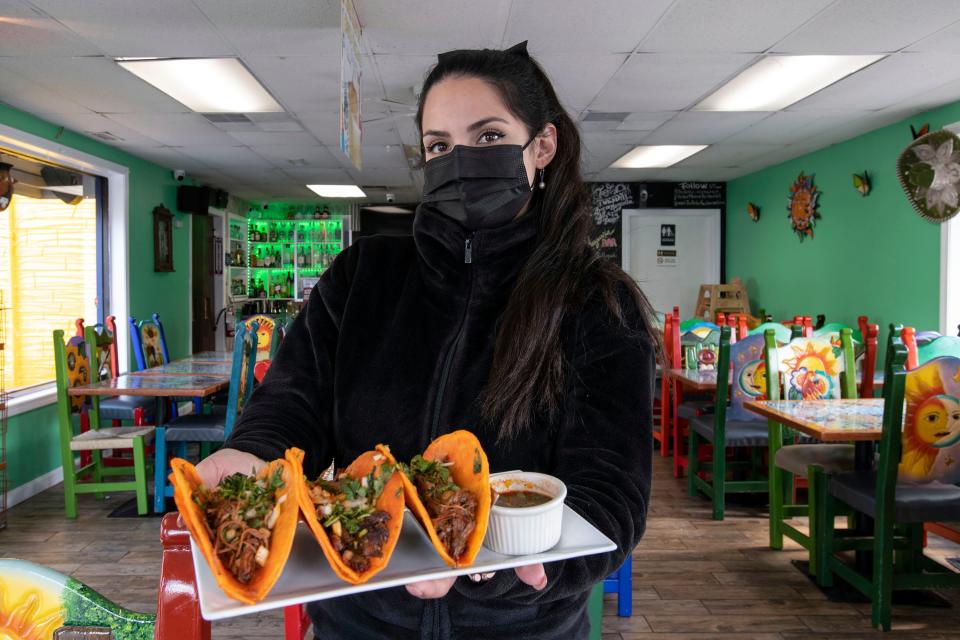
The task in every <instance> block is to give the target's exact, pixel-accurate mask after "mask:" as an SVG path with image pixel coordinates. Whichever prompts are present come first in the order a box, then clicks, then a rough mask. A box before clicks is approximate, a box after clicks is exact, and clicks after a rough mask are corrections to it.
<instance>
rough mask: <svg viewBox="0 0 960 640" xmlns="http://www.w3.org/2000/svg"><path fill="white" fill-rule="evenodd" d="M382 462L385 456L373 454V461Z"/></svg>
mask: <svg viewBox="0 0 960 640" xmlns="http://www.w3.org/2000/svg"><path fill="white" fill-rule="evenodd" d="M381 460H383V454H381V453H375V454H373V461H374V462H380V461H381Z"/></svg>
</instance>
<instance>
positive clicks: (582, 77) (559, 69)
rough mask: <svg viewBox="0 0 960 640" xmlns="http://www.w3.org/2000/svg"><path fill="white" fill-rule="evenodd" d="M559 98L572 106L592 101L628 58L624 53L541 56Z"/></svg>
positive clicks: (563, 102)
mask: <svg viewBox="0 0 960 640" xmlns="http://www.w3.org/2000/svg"><path fill="white" fill-rule="evenodd" d="M538 60H539V61H540V64H541V65H542V66H543V69H544V71H546V72H547V76H548V77H549V78H550V80H551V81H552V82H553V87H554V89H555V90H556V92H557V96H558V97H559V98H560V102H561V103H562V104H563V105H564V106H566V107H567V108H570V107H571V106H572V105H584V104H590V103H591V102H593V99H594V98H596V97H597V94H598V93H600V90H601V89H602V88H603V87H604V85H606V84H607V82H609V80H610V78H612V77H613V74H614V73H616V72H617V70H618V69H619V68H620V67H621V66H622V65H623V64H624V62H626V60H627V56H626V55H624V54H606V55H602V54H595V55H587V54H580V55H578V54H565V53H550V54H544V55H542V56H539V58H538Z"/></svg>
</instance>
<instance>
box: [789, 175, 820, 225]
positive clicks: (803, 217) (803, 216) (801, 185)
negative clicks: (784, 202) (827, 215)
mask: <svg viewBox="0 0 960 640" xmlns="http://www.w3.org/2000/svg"><path fill="white" fill-rule="evenodd" d="M819 199H820V192H819V191H817V187H816V186H815V185H814V184H813V176H812V175H810V176H808V175H805V174H804V173H803V171H801V172H800V175H799V176H797V179H796V180H795V181H794V182H793V184H792V185H790V205H789V206H788V207H787V212H788V213H787V218H789V219H790V226H792V227H793V231H794V233H796V234H797V235H798V236H800V242H803V240H804V238H808V237H809V238H813V228H814V227H815V226H816V224H817V219H818V218H820V212H819V211H817V207H818V206H820V203H819Z"/></svg>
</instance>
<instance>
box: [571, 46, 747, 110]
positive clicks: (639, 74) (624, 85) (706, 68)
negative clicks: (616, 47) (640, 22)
mask: <svg viewBox="0 0 960 640" xmlns="http://www.w3.org/2000/svg"><path fill="white" fill-rule="evenodd" d="M755 59H756V56H753V55H750V54H739V53H728V54H715V55H706V54H701V55H686V54H669V53H644V54H637V55H634V56H631V58H630V59H629V60H628V61H627V63H626V64H625V65H624V66H623V67H622V68H621V69H620V71H619V72H618V73H617V74H616V75H615V76H614V77H613V80H611V81H610V82H609V83H608V84H607V86H606V87H605V88H604V89H603V91H602V92H601V93H600V95H599V96H597V99H596V100H594V101H593V102H592V103H591V104H590V105H589V107H590V109H591V110H601V111H630V112H633V111H679V110H681V109H686V108H688V107H689V106H691V105H692V104H693V103H694V102H695V101H697V100H698V99H699V98H701V97H703V96H705V95H708V94H709V93H710V92H711V91H713V89H714V88H716V87H717V86H718V85H720V84H721V83H723V82H725V81H726V80H727V79H729V78H731V77H732V76H734V75H736V73H737V72H738V71H740V70H741V69H743V68H745V67H747V66H749V64H750V63H751V62H752V61H753V60H755Z"/></svg>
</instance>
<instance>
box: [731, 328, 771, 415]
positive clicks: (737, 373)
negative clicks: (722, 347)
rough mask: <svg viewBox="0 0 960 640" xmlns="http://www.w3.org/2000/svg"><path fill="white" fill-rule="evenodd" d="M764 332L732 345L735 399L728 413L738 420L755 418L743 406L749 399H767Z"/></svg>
mask: <svg viewBox="0 0 960 640" xmlns="http://www.w3.org/2000/svg"><path fill="white" fill-rule="evenodd" d="M763 340H764V338H763V334H759V333H757V334H754V335H752V336H748V337H746V338H744V339H743V340H740V341H739V342H737V343H736V344H733V345H731V346H730V359H731V360H733V385H732V387H733V400H732V401H731V403H730V404H731V407H730V411H729V412H728V415H730V416H731V417H734V418H735V419H738V420H753V419H755V417H756V414H753V413H751V412H749V411H747V410H746V409H744V408H743V403H744V402H745V401H747V400H766V398H767V375H766V365H765V364H764V361H763Z"/></svg>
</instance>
